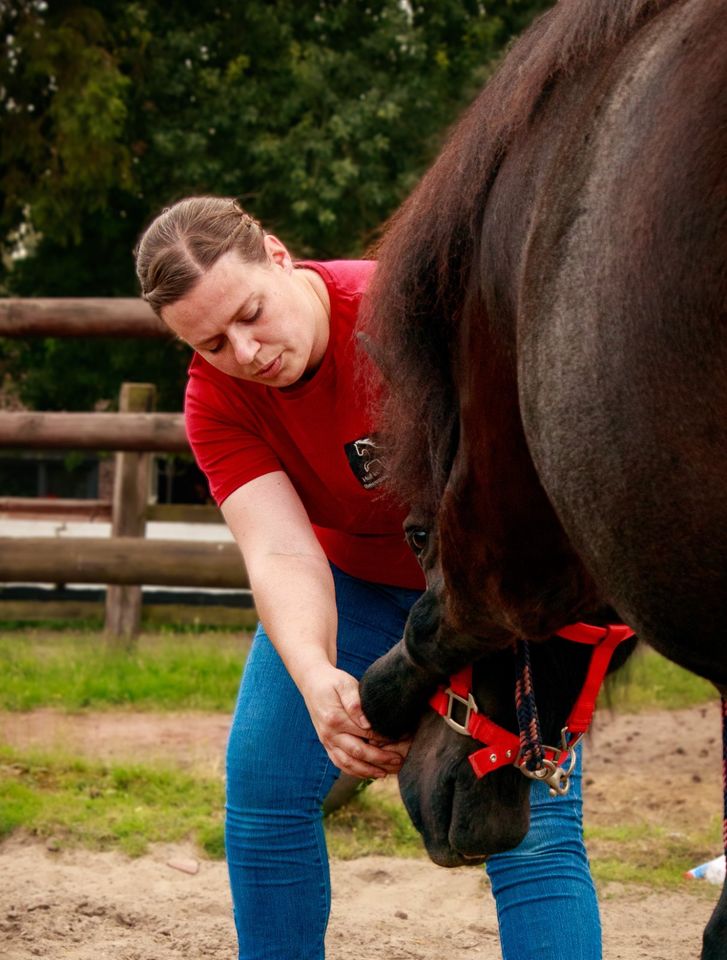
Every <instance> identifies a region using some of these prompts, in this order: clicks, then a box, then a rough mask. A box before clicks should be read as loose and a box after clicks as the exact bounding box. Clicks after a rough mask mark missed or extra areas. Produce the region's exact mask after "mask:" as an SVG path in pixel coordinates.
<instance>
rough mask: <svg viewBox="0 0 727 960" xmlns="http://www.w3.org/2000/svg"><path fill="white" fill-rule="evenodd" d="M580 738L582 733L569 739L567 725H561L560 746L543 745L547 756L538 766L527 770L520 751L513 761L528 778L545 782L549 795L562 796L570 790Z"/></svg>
mask: <svg viewBox="0 0 727 960" xmlns="http://www.w3.org/2000/svg"><path fill="white" fill-rule="evenodd" d="M582 739H583V734H582V733H580V734H578V735H577V736H575V737H573V738H572V739H569V733H568V727H563V729H562V730H561V732H560V747H548V746H545V744H544V745H543V750H544V751H545V752H546V753H547V754H549V756H547V757H543V760H542V762H541V764H540V766H539V767H536V769H535V770H528V768H527V767H526V766H525V762H524V761H523V759H522V751H521V752H520V754H519V755H518V758H517V760H516V761H515V763H516V766H517V768H518V770H519V771H520V773H522V775H523V776H525V777H528V778H529V779H530V780H539V781H541V782H542V783H547V784H548V787H549V788H550V789H549V792H550V795H551V797H555V796H559V797H564V796H565V795H566V794H567V793H568V791H569V790H570V778H571V774H572V773H573V770H574V769H575V765H576V753H575V749H576V747H577V746H578V744H579V743H580V742H581V740H582Z"/></svg>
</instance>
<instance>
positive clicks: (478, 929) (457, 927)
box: [0, 703, 721, 960]
mask: <svg viewBox="0 0 727 960" xmlns="http://www.w3.org/2000/svg"><path fill="white" fill-rule="evenodd" d="M226 728H227V724H226V722H225V721H224V719H221V718H220V716H219V715H200V714H195V715H194V716H193V717H190V716H189V715H185V714H169V715H162V716H160V715H150V714H128V713H124V714H123V715H119V714H118V713H114V714H112V713H100V714H99V713H97V714H84V715H82V716H76V717H73V716H62V715H58V714H55V713H53V712H52V711H37V712H35V713H31V714H25V715H9V714H0V739H2V740H4V741H5V742H10V743H13V744H17V745H19V746H20V745H41V744H42V745H43V746H44V747H49V746H53V745H54V743H57V744H58V745H63V746H64V748H66V749H67V748H68V747H69V746H72V747H73V748H74V749H78V750H81V751H83V752H87V753H89V754H90V755H93V756H97V757H108V758H115V757H118V758H121V757H129V756H136V757H137V758H138V757H139V756H140V755H143V756H144V757H145V758H150V757H153V756H159V757H163V758H164V759H166V760H169V759H170V758H176V759H177V760H178V761H179V762H181V763H183V764H185V765H187V766H191V767H194V768H196V769H202V770H204V771H206V772H213V771H219V770H220V769H221V763H222V754H223V749H224V740H225V736H226ZM720 809H721V784H720V727H719V711H718V707H717V704H716V703H715V704H714V705H713V706H710V707H709V708H697V709H692V710H683V711H677V712H675V713H648V714H639V715H638V716H620V717H615V718H613V717H609V716H608V714H606V713H602V714H601V716H600V717H599V718H598V720H597V725H596V727H595V730H594V735H593V738H592V742H591V745H590V748H589V757H588V760H587V766H586V819H587V821H588V822H589V823H591V824H616V823H623V822H643V820H644V819H645V818H646V819H653V822H655V823H665V824H668V827H669V829H670V830H673V831H675V832H678V831H679V830H680V828H681V827H682V826H683V827H686V826H688V825H689V824H691V823H694V821H695V819H696V820H698V821H699V822H702V823H704V822H709V821H710V820H712V818H713V817H714V816H715V815H716V814H718V812H719V810H720ZM592 849H593V846H592ZM717 852H718V851H716V850H715V851H714V854H715V855H716V853H717ZM173 860H176V861H180V860H181V861H182V865H187V864H188V863H190V862H193V863H194V864H198V871H197V873H196V874H189V873H185V872H183V871H182V870H179V869H175V868H173V867H170V866H169V862H170V861H173ZM332 875H333V889H334V896H333V911H332V917H331V924H330V928H329V933H328V941H327V948H328V949H327V955H328V958H329V960H378V958H381V960H383V958H386V960H399V958H401V960H409V958H418V960H435V958H436V960H440V958H441V957H443V956H446V957H448V958H451V960H460V958H462V960H463V958H473V960H498V958H499V957H500V950H499V946H498V939H497V924H496V917H495V911H494V906H493V903H492V899H491V896H490V893H489V890H488V888H487V883H486V881H485V880H484V878H483V872H482V870H480V869H460V870H453V871H452V870H444V869H442V868H439V867H436V866H434V865H433V864H431V863H429V862H428V861H426V860H400V859H395V858H386V857H368V858H363V859H359V860H354V861H349V862H334V863H333V865H332ZM718 892H719V891H718V888H717V887H708V886H707V885H705V884H704V883H702V882H699V881H691V882H690V881H687V880H685V882H684V888H683V890H680V891H678V892H668V893H665V892H657V893H655V892H652V891H650V890H647V889H645V888H641V887H634V886H621V885H616V884H611V885H608V886H607V887H606V888H605V889H603V890H601V891H600V894H601V909H602V917H603V925H604V957H605V960H642V958H643V960H689V958H697V957H698V956H699V949H700V942H701V932H702V929H703V927H704V924H705V923H706V921H707V919H708V917H709V915H710V913H711V910H712V906H713V904H714V902H715V901H716V899H717V895H718ZM563 922H577V916H576V917H571V918H557V917H554V923H556V924H558V923H563ZM234 956H235V950H234V934H233V929H232V923H231V919H230V903H229V894H228V891H227V881H226V874H225V867H224V865H223V864H221V863H215V862H210V861H206V860H202V861H198V860H197V857H196V853H195V851H194V850H193V849H191V848H185V847H157V848H155V849H154V850H153V851H152V852H151V853H150V854H149V855H148V856H145V857H141V858H139V859H136V860H129V859H127V858H125V857H123V856H120V855H118V854H108V853H107V854H98V853H89V852H86V851H67V852H53V851H50V850H48V849H46V847H45V846H43V845H40V844H36V843H30V842H28V841H27V840H22V839H10V840H9V841H7V842H6V843H5V844H4V845H2V846H1V847H0V960H30V958H33V957H45V958H53V960H61V958H66V960H92V958H93V960H106V958H109V960H111V958H113V960H177V958H181V957H184V958H186V960H197V958H212V960H232V958H233V957H234ZM291 960H294V958H291ZM542 960H560V958H558V957H557V956H553V957H543V958H542Z"/></svg>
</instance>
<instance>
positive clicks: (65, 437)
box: [0, 411, 189, 453]
mask: <svg viewBox="0 0 727 960" xmlns="http://www.w3.org/2000/svg"><path fill="white" fill-rule="evenodd" d="M0 447H13V448H23V449H27V450H134V451H137V452H142V451H152V452H155V453H181V452H186V453H188V452H189V443H188V441H187V436H186V434H185V432H184V416H183V414H181V413H34V412H26V411H21V412H10V413H8V412H0Z"/></svg>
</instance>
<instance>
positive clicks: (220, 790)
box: [0, 747, 224, 857]
mask: <svg viewBox="0 0 727 960" xmlns="http://www.w3.org/2000/svg"><path fill="white" fill-rule="evenodd" d="M223 805H224V787H223V784H222V782H221V781H220V780H213V779H205V778H201V777H193V776H189V775H187V774H184V773H182V772H180V771H178V770H174V769H172V768H159V767H158V766H154V767H152V766H148V765H144V764H134V765H128V764H108V765H107V764H99V763H93V762H88V761H86V760H82V759H79V758H78V757H51V756H49V755H43V754H42V753H22V754H21V753H18V752H16V751H14V750H11V749H10V748H8V747H0V837H5V836H8V835H9V834H10V833H12V832H13V831H15V830H16V829H18V828H19V827H22V828H23V830H24V831H26V832H27V833H29V834H31V835H32V836H35V837H39V838H42V839H45V840H49V839H51V838H52V840H53V842H54V845H56V846H58V847H60V846H64V845H66V846H77V845H83V846H85V847H90V848H91V849H96V850H106V849H118V850H121V851H123V852H125V853H127V854H130V855H132V856H137V855H139V854H141V853H144V852H145V851H146V849H147V847H148V845H149V844H150V843H157V842H167V843H169V842H174V841H181V840H186V839H189V838H192V839H193V840H195V841H196V843H197V844H198V846H199V848H200V850H203V851H204V852H205V853H206V854H207V855H208V856H213V857H221V856H222V855H223V841H222V811H223Z"/></svg>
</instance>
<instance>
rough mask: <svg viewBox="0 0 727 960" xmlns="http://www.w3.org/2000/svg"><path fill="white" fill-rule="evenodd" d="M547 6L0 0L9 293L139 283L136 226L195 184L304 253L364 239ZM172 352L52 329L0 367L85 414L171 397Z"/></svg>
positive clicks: (341, 248)
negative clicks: (83, 342)
mask: <svg viewBox="0 0 727 960" xmlns="http://www.w3.org/2000/svg"><path fill="white" fill-rule="evenodd" d="M549 2H550V0H499V2H495V3H488V4H487V5H485V4H484V3H482V2H480V0H428V2H424V0H409V2H407V3H402V2H400V0H368V2H366V3H362V2H360V0H336V2H333V0H303V2H301V0H295V2H293V0H276V2H275V3H274V4H270V3H267V2H263V0H253V2H246V3H244V4H242V3H241V4H228V5H224V4H219V3H217V0H215V2H210V0H199V2H198V3H196V4H186V3H181V2H179V0H172V2H165V3H162V2H161V0H139V2H134V0H110V2H103V3H101V2H99V0H86V2H85V3H83V2H81V3H75V2H69V0H58V2H54V3H52V4H47V3H45V2H44V0H16V2H15V3H13V4H3V5H0V37H2V38H4V44H5V54H6V56H5V57H1V58H0V117H1V119H0V195H1V197H2V203H1V206H0V244H1V245H2V246H3V248H4V251H5V258H4V259H5V263H6V269H5V271H4V279H3V281H2V283H3V284H4V286H5V288H6V291H7V292H10V293H12V294H15V295H20V296H119V295H133V294H134V293H135V290H136V287H135V282H134V277H133V269H132V257H131V251H132V248H133V246H134V243H135V239H136V237H137V235H138V233H139V231H140V229H141V227H142V226H143V224H144V223H145V222H146V221H147V220H148V219H149V218H150V217H151V216H152V215H153V214H154V213H155V212H157V211H158V210H159V209H160V207H161V206H163V205H164V204H165V203H167V202H169V201H171V200H174V199H177V198H179V197H181V196H184V195H188V194H192V193H202V192H209V193H215V194H231V195H235V196H237V197H239V198H240V199H241V200H242V201H243V202H244V203H245V204H246V205H247V206H248V207H249V208H250V209H251V210H252V212H254V213H255V214H256V215H257V216H258V217H259V218H261V220H262V221H263V222H264V223H265V225H266V226H267V228H268V229H270V230H272V231H274V232H278V233H280V235H281V236H282V238H283V239H284V240H285V241H286V242H288V243H289V244H290V245H291V247H292V248H293V250H294V251H295V252H296V253H297V254H298V255H300V256H317V257H322V258H325V257H340V256H348V255H355V254H359V253H361V251H362V250H363V249H364V248H365V247H366V245H367V243H368V242H369V241H370V240H371V239H372V238H373V236H374V234H375V232H376V230H377V229H378V228H379V226H380V224H381V223H382V221H383V220H384V219H385V218H386V217H387V216H388V215H389V214H390V213H391V212H392V210H393V209H394V208H395V207H396V206H397V205H398V203H399V202H400V201H401V200H402V198H403V197H404V196H405V195H406V193H407V192H408V191H409V190H410V188H411V187H412V185H413V184H414V182H415V180H416V179H417V178H418V176H419V175H420V174H421V172H422V170H423V169H424V167H425V166H426V164H427V163H428V162H429V160H430V159H431V158H432V157H433V155H434V154H435V152H436V150H437V149H438V147H439V145H440V142H441V139H442V136H443V132H444V131H445V130H446V128H447V127H448V126H449V125H450V124H451V123H452V121H453V120H454V118H455V117H456V115H457V114H458V112H459V111H460V110H461V108H462V107H463V105H464V104H465V103H466V102H467V101H468V100H469V99H470V97H471V96H472V94H473V93H474V91H475V89H476V88H477V86H478V85H479V84H480V82H481V81H482V79H483V77H484V75H485V73H486V70H487V64H488V63H489V62H490V61H491V60H492V59H493V58H494V57H496V56H497V54H498V53H499V51H501V50H502V48H503V47H504V45H505V44H506V43H507V42H508V41H509V39H510V38H511V36H512V35H513V33H514V32H515V31H517V30H520V29H522V28H523V27H524V26H525V25H526V23H527V22H528V21H529V20H530V19H531V18H532V16H533V15H534V14H535V13H537V12H539V11H540V10H542V9H543V8H544V7H546V6H548V5H549ZM20 249H22V250H24V252H26V253H29V254H30V255H28V256H24V257H18V256H17V254H18V252H19V250H20ZM185 363H186V358H185V356H184V354H183V353H180V352H179V351H178V350H175V348H173V347H169V346H163V345H160V344H142V345H140V344H131V343H125V342H117V343H116V344H115V345H113V346H112V347H109V346H108V345H106V346H104V345H101V344H98V343H95V344H90V345H88V346H87V347H84V348H83V349H81V348H80V345H79V344H78V343H77V342H75V341H65V342H61V343H59V344H55V345H51V344H49V343H48V342H45V343H37V344H34V345H32V346H27V345H15V346H13V347H12V348H10V349H6V351H5V355H4V356H3V355H2V353H0V376H1V375H2V373H3V372H7V373H9V374H12V375H13V376H14V377H17V375H18V372H19V371H25V376H24V377H23V379H22V381H21V382H20V385H19V386H20V390H21V394H22V396H23V397H24V398H25V399H26V400H27V401H28V402H30V403H32V404H33V405H36V406H39V407H45V408H60V407H67V408H78V409H85V408H87V407H89V406H91V405H92V404H93V402H94V401H96V400H98V399H101V398H105V399H108V400H111V401H113V400H115V397H116V393H117V391H118V384H119V382H120V381H121V380H122V379H137V380H138V379H142V378H143V379H147V378H148V379H151V380H153V381H154V382H156V383H158V384H161V387H162V389H161V392H162V397H163V400H162V401H161V402H160V408H164V407H167V408H170V409H174V408H178V407H179V406H180V403H181V385H182V383H183V379H184V366H185ZM68 371H72V372H73V375H72V376H69V375H68Z"/></svg>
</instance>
